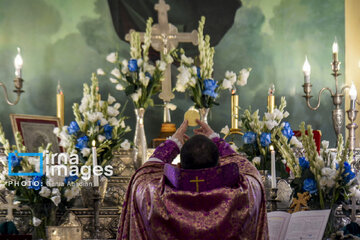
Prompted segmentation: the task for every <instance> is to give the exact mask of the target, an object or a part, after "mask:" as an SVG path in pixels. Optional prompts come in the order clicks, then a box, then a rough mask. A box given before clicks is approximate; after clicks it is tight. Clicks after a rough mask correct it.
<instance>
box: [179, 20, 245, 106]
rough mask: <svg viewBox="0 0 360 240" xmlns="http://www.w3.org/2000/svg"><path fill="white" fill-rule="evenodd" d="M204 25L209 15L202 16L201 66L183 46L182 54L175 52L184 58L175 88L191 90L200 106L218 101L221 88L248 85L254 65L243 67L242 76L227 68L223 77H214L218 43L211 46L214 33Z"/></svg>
mask: <svg viewBox="0 0 360 240" xmlns="http://www.w3.org/2000/svg"><path fill="white" fill-rule="evenodd" d="M204 25H205V17H201V20H200V21H199V27H198V50H199V56H198V60H199V61H198V62H199V66H196V65H195V61H194V59H193V58H191V57H187V56H186V55H185V52H184V50H183V49H180V50H179V53H180V57H179V55H178V54H177V52H175V51H174V52H173V56H174V58H176V59H177V60H178V61H179V62H180V67H179V68H178V70H179V74H178V75H177V82H176V86H175V90H176V91H178V92H185V91H188V92H189V94H190V96H191V100H192V101H193V102H194V103H195V107H196V108H198V109H200V108H211V107H212V106H213V105H218V103H217V102H216V99H217V97H218V93H219V91H220V90H224V89H228V90H230V91H231V90H236V86H235V85H239V86H244V85H246V84H247V79H248V77H249V74H250V71H251V68H249V69H242V70H241V71H240V72H239V75H238V76H236V74H235V73H234V72H232V71H226V73H225V78H224V79H223V80H220V81H216V80H214V79H213V77H212V74H213V71H214V69H213V65H214V53H215V50H214V47H210V36H209V35H206V36H205V37H204Z"/></svg>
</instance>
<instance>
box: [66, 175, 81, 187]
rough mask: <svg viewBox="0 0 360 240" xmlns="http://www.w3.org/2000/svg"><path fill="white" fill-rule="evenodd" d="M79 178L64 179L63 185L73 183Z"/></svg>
mask: <svg viewBox="0 0 360 240" xmlns="http://www.w3.org/2000/svg"><path fill="white" fill-rule="evenodd" d="M78 178H79V177H78V176H76V175H73V176H71V175H70V176H69V177H65V180H64V183H65V184H66V185H67V184H68V183H69V182H75V181H76V180H77V179H78Z"/></svg>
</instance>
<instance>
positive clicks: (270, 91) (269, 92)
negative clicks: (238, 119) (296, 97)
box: [268, 84, 275, 95]
mask: <svg viewBox="0 0 360 240" xmlns="http://www.w3.org/2000/svg"><path fill="white" fill-rule="evenodd" d="M274 93H275V85H274V84H271V85H270V88H269V91H268V94H269V95H274Z"/></svg>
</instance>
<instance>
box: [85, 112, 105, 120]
mask: <svg viewBox="0 0 360 240" xmlns="http://www.w3.org/2000/svg"><path fill="white" fill-rule="evenodd" d="M87 117H88V120H89V121H90V122H97V121H98V120H101V119H102V118H103V117H104V115H103V113H102V112H93V113H88V114H87Z"/></svg>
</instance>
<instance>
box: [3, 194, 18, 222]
mask: <svg viewBox="0 0 360 240" xmlns="http://www.w3.org/2000/svg"><path fill="white" fill-rule="evenodd" d="M5 198H6V201H7V203H6V204H5V203H2V204H1V209H6V210H7V215H6V219H7V220H9V221H12V220H14V214H13V210H14V209H16V210H20V208H19V207H18V206H16V205H14V204H13V200H14V196H13V195H12V194H8V195H7V196H6V197H5Z"/></svg>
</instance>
